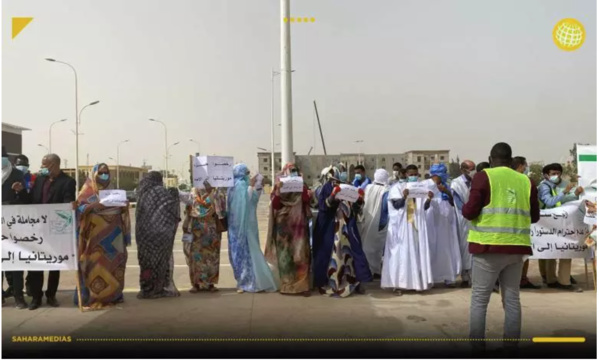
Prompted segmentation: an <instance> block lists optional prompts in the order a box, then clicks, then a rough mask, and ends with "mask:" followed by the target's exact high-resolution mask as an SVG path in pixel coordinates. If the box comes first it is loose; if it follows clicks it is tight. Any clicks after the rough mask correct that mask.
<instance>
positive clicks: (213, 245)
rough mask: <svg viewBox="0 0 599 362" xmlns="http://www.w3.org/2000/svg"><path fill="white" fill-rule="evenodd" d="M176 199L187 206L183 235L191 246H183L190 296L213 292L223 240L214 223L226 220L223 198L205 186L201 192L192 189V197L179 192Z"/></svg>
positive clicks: (224, 199)
mask: <svg viewBox="0 0 599 362" xmlns="http://www.w3.org/2000/svg"><path fill="white" fill-rule="evenodd" d="M179 195H180V199H181V202H183V203H184V204H185V205H186V208H185V214H186V215H185V221H184V222H183V232H184V233H186V234H191V235H192V240H190V242H184V243H183V252H184V253H185V258H186V261H187V266H188V267H189V279H190V281H191V286H192V288H191V289H190V290H189V292H190V293H197V292H199V291H211V292H216V291H218V289H217V288H216V287H215V284H217V283H218V274H219V273H218V271H219V270H218V268H219V264H220V243H221V237H222V234H221V233H220V232H218V231H217V227H216V220H217V218H218V219H221V220H222V219H223V218H224V217H225V216H226V207H227V204H226V195H225V194H223V192H222V191H221V190H220V189H218V188H216V189H215V188H213V187H212V186H210V184H209V183H207V182H206V183H205V184H204V188H203V189H199V190H198V189H196V188H194V189H193V190H192V192H191V193H184V192H180V193H179Z"/></svg>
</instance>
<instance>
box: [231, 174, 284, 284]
mask: <svg viewBox="0 0 599 362" xmlns="http://www.w3.org/2000/svg"><path fill="white" fill-rule="evenodd" d="M249 174H250V171H249V170H248V168H247V166H246V165H245V164H237V165H235V167H234V169H233V176H234V178H235V185H234V186H233V187H232V188H230V189H229V192H228V195H227V209H228V210H229V214H228V217H229V219H228V223H229V229H228V239H229V260H230V261H231V266H232V267H233V274H234V275H235V280H237V292H238V293H243V292H251V293H256V292H275V291H276V290H277V284H276V282H275V279H274V277H273V275H272V272H271V270H270V268H269V266H268V264H267V263H266V259H265V258H264V254H263V253H262V250H261V249H260V239H259V236H258V218H257V216H256V208H257V206H258V200H259V199H260V195H261V193H262V182H261V181H259V182H257V181H256V177H254V178H252V179H251V180H250V176H249Z"/></svg>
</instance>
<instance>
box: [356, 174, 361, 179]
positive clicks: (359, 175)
mask: <svg viewBox="0 0 599 362" xmlns="http://www.w3.org/2000/svg"><path fill="white" fill-rule="evenodd" d="M356 180H358V181H362V174H361V173H357V174H356Z"/></svg>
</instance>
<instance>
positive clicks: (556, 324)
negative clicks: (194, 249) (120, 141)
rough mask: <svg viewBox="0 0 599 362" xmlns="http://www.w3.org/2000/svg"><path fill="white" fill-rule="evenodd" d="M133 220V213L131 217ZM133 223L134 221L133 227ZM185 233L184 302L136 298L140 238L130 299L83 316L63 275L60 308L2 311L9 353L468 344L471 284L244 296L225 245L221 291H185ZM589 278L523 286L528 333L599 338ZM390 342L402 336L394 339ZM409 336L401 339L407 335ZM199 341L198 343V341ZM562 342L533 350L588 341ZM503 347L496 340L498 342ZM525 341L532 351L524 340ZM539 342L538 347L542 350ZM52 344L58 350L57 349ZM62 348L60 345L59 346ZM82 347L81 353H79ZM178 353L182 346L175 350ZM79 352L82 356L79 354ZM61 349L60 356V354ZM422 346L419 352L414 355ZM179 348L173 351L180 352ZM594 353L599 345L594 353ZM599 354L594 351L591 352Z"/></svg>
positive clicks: (492, 328) (439, 348)
mask: <svg viewBox="0 0 599 362" xmlns="http://www.w3.org/2000/svg"><path fill="white" fill-rule="evenodd" d="M267 202H268V199H267V197H264V196H263V197H262V200H261V202H260V205H259V212H258V214H259V223H260V227H261V240H262V247H264V229H265V227H266V225H267V219H266V215H267ZM132 220H134V218H133V219H132ZM133 226H134V225H133ZM180 238H181V233H179V235H178V236H177V240H176V242H175V250H174V252H175V264H176V268H175V283H176V285H177V286H178V288H179V289H180V290H181V292H182V293H181V294H182V295H181V297H180V298H163V299H158V300H138V299H137V298H136V297H135V296H136V294H137V291H138V285H139V284H138V282H139V279H138V278H139V267H138V266H137V255H136V248H135V243H134V244H133V245H132V247H131V248H130V249H129V253H130V254H129V255H130V257H129V261H128V269H127V274H126V289H125V303H124V304H121V305H119V306H117V307H115V308H112V309H108V310H102V311H95V312H85V313H80V312H78V310H77V309H76V308H75V307H74V306H73V304H72V296H73V290H74V288H75V275H74V273H72V272H71V273H68V272H64V273H62V276H61V284H60V289H61V292H60V293H58V296H57V298H58V300H59V301H60V303H61V307H60V308H47V307H43V308H40V309H38V310H36V311H28V310H22V311H21V310H16V309H14V308H12V305H13V302H12V299H9V301H8V302H7V305H6V306H5V307H4V308H3V309H2V331H3V356H5V357H6V356H8V355H5V353H8V352H6V351H13V352H15V351H16V352H18V353H21V356H22V355H23V353H29V354H30V355H31V356H32V357H35V355H32V354H34V353H39V351H40V350H43V351H44V353H45V356H50V354H49V353H50V352H51V351H54V352H53V353H63V355H64V354H68V355H69V356H71V357H73V356H77V355H83V356H87V357H96V356H98V355H97V354H96V353H113V355H112V356H113V357H126V356H129V357H133V356H134V355H135V354H136V353H139V352H148V351H151V353H152V356H153V357H158V356H162V357H176V356H189V357H195V358H206V357H208V356H213V357H226V356H229V357H232V356H239V354H240V353H241V354H243V353H245V354H244V356H246V357H247V356H249V355H253V353H256V354H258V355H261V356H266V355H268V356H271V357H276V356H279V357H293V356H295V357H300V356H305V357H314V356H330V357H338V358H341V357H358V356H363V357H368V356H381V357H382V356H386V357H395V358H397V356H402V357H404V358H407V357H409V356H412V357H423V356H430V357H435V356H436V357H449V356H450V355H453V354H452V353H458V352H459V351H462V350H463V349H464V348H466V347H467V343H466V342H464V341H456V340H451V339H455V338H465V337H467V331H468V310H469V301H470V290H469V289H446V288H438V289H437V288H435V289H433V290H430V291H428V292H425V293H419V294H418V293H407V294H405V295H403V296H401V297H396V296H394V295H393V294H392V293H390V292H389V291H384V290H381V289H380V287H379V285H377V283H368V284H367V286H366V288H367V294H366V295H354V296H351V297H349V298H345V299H334V298H329V297H325V296H319V295H313V296H312V297H311V298H304V297H298V296H283V295H280V294H278V293H268V294H264V293H259V294H251V293H245V294H241V295H239V294H237V293H235V289H234V288H235V280H234V279H233V273H232V270H231V266H230V265H229V257H228V250H227V241H226V238H225V239H224V240H223V243H222V249H221V251H222V254H221V274H220V282H219V285H218V286H219V287H220V289H221V291H220V292H219V293H200V294H190V293H187V290H188V289H189V287H190V285H189V278H188V274H187V266H186V264H185V257H184V255H183V252H182V250H181V241H180ZM529 274H530V277H531V279H532V281H533V282H535V283H537V284H538V283H539V282H540V276H539V274H538V268H537V263H536V262H534V261H533V262H531V266H530V273H529ZM573 275H574V276H575V277H576V278H577V279H578V280H579V281H580V282H581V283H582V284H583V285H582V286H583V287H585V285H584V280H585V278H584V265H583V264H582V262H581V261H580V260H578V261H576V262H575V263H574V265H573ZM592 289H593V286H592V282H591V285H590V288H586V290H585V292H584V293H581V294H575V293H568V292H558V291H555V290H550V289H546V288H545V289H542V290H538V291H530V290H526V291H523V292H522V310H523V323H522V337H523V338H531V337H534V336H581V337H586V338H587V339H589V340H591V342H589V343H591V344H592V343H596V342H595V339H596V337H595V336H596V304H597V299H596V292H595V291H594V290H592ZM503 318H504V314H503V308H502V305H501V298H500V296H499V295H497V294H494V295H493V296H492V297H491V303H490V305H489V312H488V321H487V330H488V332H487V333H488V335H487V337H488V338H501V337H502V330H503ZM27 335H58V336H73V338H74V339H75V342H76V343H71V344H69V345H68V346H64V345H60V344H54V345H52V344H27V343H25V344H20V343H11V340H10V338H11V336H27ZM190 337H193V338H196V340H194V341H187V342H184V341H178V342H173V343H174V344H172V345H169V344H167V343H166V342H160V343H157V342H152V343H149V342H148V343H142V342H135V343H134V342H132V341H127V340H123V342H122V343H120V344H119V343H116V342H115V344H113V343H111V344H102V343H100V342H94V343H86V342H84V341H83V340H81V338H190ZM202 338H225V339H228V338H358V339H363V338H377V339H380V338H384V339H385V340H378V341H377V342H373V343H374V344H372V343H366V342H363V340H361V342H356V341H354V342H340V341H329V342H326V343H325V342H324V340H319V341H320V342H318V343H316V342H310V343H307V342H293V343H291V342H288V343H287V342H283V341H279V342H278V343H275V342H273V343H272V344H264V343H263V344H259V343H258V344H256V343H249V342H248V343H247V344H242V343H241V342H239V341H236V342H230V343H228V342H222V341H221V342H218V343H213V342H214V341H212V342H207V341H206V340H203V339H202ZM389 338H392V339H396V340H388V339H389ZM406 338H407V340H404V339H406ZM413 338H440V339H443V340H444V341H443V342H434V344H433V342H430V341H429V342H419V341H415V340H411V339H413ZM198 343H199V344H198ZM589 343H587V344H585V345H573V346H567V345H563V344H562V345H560V346H558V347H559V348H558V349H552V347H551V346H542V348H541V349H536V350H534V351H535V352H534V353H535V356H541V355H540V354H539V353H544V356H545V357H556V356H558V353H567V354H569V355H571V356H576V355H578V354H579V353H581V351H582V350H583V349H584V348H585V347H588V346H590V345H591V344H589ZM499 345H500V344H498V343H492V344H491V346H492V347H493V348H497V347H498V346H499ZM523 345H524V346H526V347H531V346H532V347H534V345H533V344H531V343H530V342H523ZM537 347H538V346H537ZM52 348H54V349H52ZM61 348H62V349H61ZM77 348H79V350H77ZM173 349H176V350H177V351H178V352H176V353H175V352H170V351H172V350H173ZM76 350H77V352H75V351H76ZM60 351H62V352H60ZM415 351H417V352H415ZM77 353H80V354H77ZM173 353H174V354H173ZM593 353H595V354H596V351H595V352H593ZM590 357H594V356H590Z"/></svg>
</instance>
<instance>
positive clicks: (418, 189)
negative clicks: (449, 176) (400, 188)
mask: <svg viewBox="0 0 599 362" xmlns="http://www.w3.org/2000/svg"><path fill="white" fill-rule="evenodd" d="M431 185H432V181H428V180H427V181H421V182H408V186H407V188H408V190H410V191H409V192H408V199H425V198H427V197H428V193H429V191H432V190H433V189H432V187H431Z"/></svg>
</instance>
